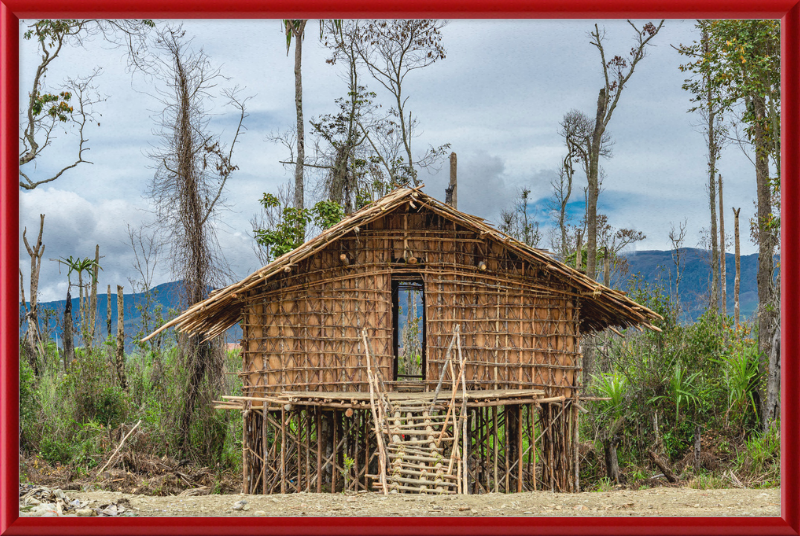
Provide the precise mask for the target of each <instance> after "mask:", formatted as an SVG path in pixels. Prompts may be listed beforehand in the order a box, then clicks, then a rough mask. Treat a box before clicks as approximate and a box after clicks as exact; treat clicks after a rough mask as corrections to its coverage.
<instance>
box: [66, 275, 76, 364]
mask: <svg viewBox="0 0 800 536" xmlns="http://www.w3.org/2000/svg"><path fill="white" fill-rule="evenodd" d="M70 287H71V285H69V286H68V287H67V303H66V305H65V306H64V371H65V372H66V371H67V370H68V369H69V366H70V364H72V362H73V361H75V343H74V337H73V335H74V327H73V325H72V296H71V295H70Z"/></svg>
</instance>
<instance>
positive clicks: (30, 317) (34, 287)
mask: <svg viewBox="0 0 800 536" xmlns="http://www.w3.org/2000/svg"><path fill="white" fill-rule="evenodd" d="M27 232H28V229H27V227H26V228H25V229H24V230H23V231H22V240H23V242H25V249H26V250H27V251H28V255H29V256H30V258H31V275H30V296H31V301H30V306H29V305H28V303H27V302H26V301H25V287H24V286H23V282H22V269H20V271H19V290H20V293H21V294H22V306H23V307H24V308H25V321H26V322H27V329H26V331H25V351H26V353H27V354H28V360H29V362H30V364H31V366H32V367H33V370H34V373H35V374H37V375H38V373H39V366H38V365H39V360H38V359H37V357H36V356H37V351H38V349H39V348H40V346H41V344H42V336H41V331H40V328H39V273H40V271H41V269H42V256H43V255H44V248H45V246H44V243H43V242H42V233H43V232H44V214H40V215H39V236H38V237H37V238H36V245H35V246H34V247H31V246H30V244H29V243H28V237H27V236H26V234H27Z"/></svg>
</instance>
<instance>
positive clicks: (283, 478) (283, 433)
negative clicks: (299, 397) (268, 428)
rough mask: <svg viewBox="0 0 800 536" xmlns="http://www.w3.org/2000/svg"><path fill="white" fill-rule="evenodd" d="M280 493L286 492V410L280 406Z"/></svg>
mask: <svg viewBox="0 0 800 536" xmlns="http://www.w3.org/2000/svg"><path fill="white" fill-rule="evenodd" d="M280 479H281V493H286V410H285V409H284V408H283V407H281V469H280Z"/></svg>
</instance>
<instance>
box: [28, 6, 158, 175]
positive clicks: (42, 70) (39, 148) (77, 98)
mask: <svg viewBox="0 0 800 536" xmlns="http://www.w3.org/2000/svg"><path fill="white" fill-rule="evenodd" d="M153 25H154V24H153V22H152V21H136V20H66V19H64V20H39V21H36V22H35V23H33V24H30V25H29V26H28V30H27V31H26V32H25V33H24V37H25V39H26V40H32V41H33V40H35V41H36V43H37V47H38V49H39V53H40V57H41V61H40V62H39V64H38V65H37V67H36V71H35V73H34V77H33V81H32V83H31V89H30V91H29V93H28V101H27V105H26V106H25V108H24V109H23V110H20V134H19V140H20V152H19V166H20V168H19V176H20V181H19V186H20V188H24V189H26V190H33V189H34V188H36V187H37V186H40V185H42V184H47V183H49V182H53V181H54V180H56V179H58V178H59V177H61V176H62V175H63V174H64V173H65V172H67V171H69V170H71V169H74V168H76V167H77V166H79V165H80V164H88V163H90V162H89V161H88V160H86V159H85V158H84V157H85V152H86V151H88V150H89V147H88V145H87V143H88V141H89V140H88V139H87V137H86V134H87V133H86V127H87V124H89V123H93V122H94V123H96V124H97V126H98V127H99V126H100V123H99V122H98V121H97V120H96V118H95V116H94V114H93V109H94V105H95V104H97V103H98V102H100V101H101V100H104V98H103V97H101V96H100V95H99V94H98V93H97V91H96V87H95V85H94V81H95V78H96V77H97V76H98V75H99V74H100V69H95V70H94V71H93V72H92V73H91V74H89V75H88V76H77V77H73V78H69V79H67V80H66V82H64V84H63V85H62V87H60V88H57V89H51V88H49V87H47V86H46V84H45V80H46V78H47V74H48V71H49V70H50V69H51V68H52V67H53V64H54V62H55V61H56V60H57V59H58V58H59V55H60V53H61V51H62V50H63V49H64V47H69V46H81V45H82V44H83V43H84V42H85V41H86V40H87V39H90V38H92V37H95V36H100V37H102V38H103V39H104V40H105V41H106V42H108V43H110V44H112V45H114V46H121V47H125V48H126V49H127V51H128V62H129V65H130V66H136V65H137V64H138V62H139V61H140V58H141V54H142V52H143V51H144V49H145V48H146V43H147V34H148V31H149V29H150V28H151V27H153ZM62 126H64V127H70V126H71V127H72V128H74V129H77V134H78V138H79V141H78V145H77V147H76V149H75V151H76V154H75V156H74V157H72V158H70V159H69V160H68V161H67V162H65V163H63V164H62V165H61V168H60V169H59V170H58V171H56V172H55V173H47V174H46V175H44V176H38V175H36V176H35V175H34V174H35V173H36V171H35V166H29V164H31V163H32V162H34V160H36V159H37V158H38V157H39V156H40V155H41V154H42V152H43V151H45V149H47V147H49V146H50V145H51V144H52V142H53V140H54V139H55V137H56V136H55V135H56V132H57V131H58V130H60V127H62ZM31 168H33V169H31Z"/></svg>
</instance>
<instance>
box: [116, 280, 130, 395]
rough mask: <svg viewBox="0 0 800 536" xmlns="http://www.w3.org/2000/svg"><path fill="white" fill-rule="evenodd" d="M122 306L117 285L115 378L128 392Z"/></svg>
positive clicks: (119, 287)
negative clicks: (117, 378) (116, 377)
mask: <svg viewBox="0 0 800 536" xmlns="http://www.w3.org/2000/svg"><path fill="white" fill-rule="evenodd" d="M124 304H125V300H124V298H123V295H122V286H120V285H117V352H116V360H117V376H118V377H119V386H120V387H122V389H123V390H125V391H127V390H128V381H127V379H126V377H125V324H124V323H125V318H124V309H125V307H124Z"/></svg>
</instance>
